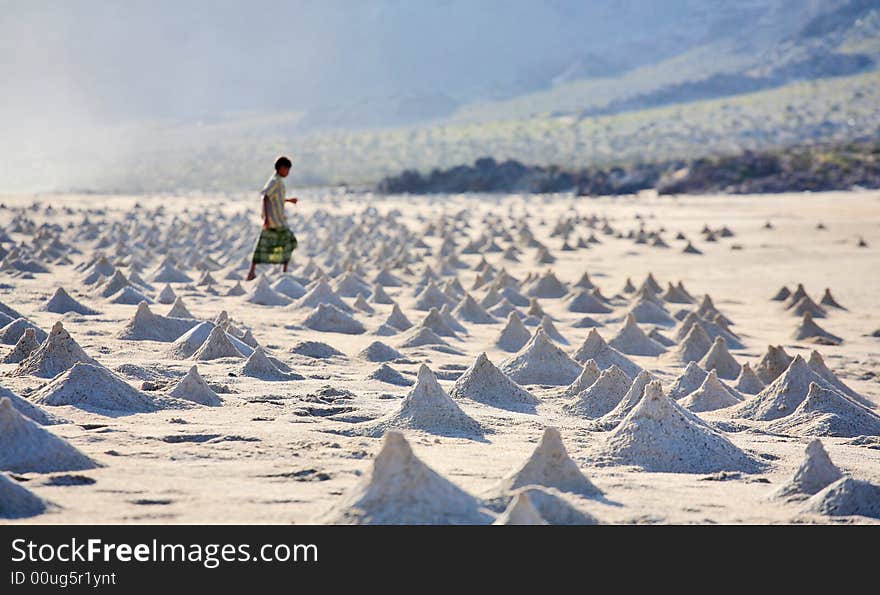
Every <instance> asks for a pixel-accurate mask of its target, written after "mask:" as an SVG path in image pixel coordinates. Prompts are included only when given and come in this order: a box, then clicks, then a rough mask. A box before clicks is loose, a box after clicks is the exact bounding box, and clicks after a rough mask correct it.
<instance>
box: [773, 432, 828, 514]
mask: <svg viewBox="0 0 880 595" xmlns="http://www.w3.org/2000/svg"><path fill="white" fill-rule="evenodd" d="M841 477H843V473H841V472H840V469H838V468H837V467H836V466H835V465H834V463H832V462H831V457H829V456H828V453H827V452H825V449H824V448H823V447H822V441H821V440H819V439H818V438H817V439H815V440H813V441H812V442H810V443H809V444H808V445H807V450H806V457H804V460H803V462H802V463H801V464H800V466H799V467H798V468H797V469H796V470H795V472H794V475H793V476H792V478H791V479H790V480H788V481H787V482H786V483H784V484H782V485H781V486H780V487H779V488H778V489H776V490H775V491H774V492H773V494H772V497H774V498H781V499H785V500H804V499H806V498H809V497H810V496H812V495H813V494H815V493H817V492H819V491H821V490H822V489H824V488H825V487H827V486H829V485H831V484H832V483H834V482H835V481H837V480H838V479H840V478H841Z"/></svg>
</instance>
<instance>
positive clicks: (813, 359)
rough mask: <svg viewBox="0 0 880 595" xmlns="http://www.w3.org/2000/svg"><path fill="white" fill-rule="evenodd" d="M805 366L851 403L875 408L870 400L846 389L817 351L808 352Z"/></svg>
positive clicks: (848, 388)
mask: <svg viewBox="0 0 880 595" xmlns="http://www.w3.org/2000/svg"><path fill="white" fill-rule="evenodd" d="M807 365H809V366H810V369H811V370H812V371H813V372H815V373H816V374H818V375H819V376H820V377H821V378H822V380H824V381H825V382H827V383H828V384H829V385H830V386H831V387H832V388H834V389H836V390H837V391H838V392H841V393H843V394H844V395H846V396H848V397H849V398H850V399H852V400H853V401H857V402H858V403H861V404H862V405H864V406H866V407H872V408H873V407H875V405H874V403H873V402H871V400H870V399H866V398H865V397H863V396H862V395H860V394H859V393H857V392H856V391H854V390H853V389H851V388H850V387H848V386H847V385H846V384H844V382H843V381H842V380H841V379H840V378H838V377H837V375H836V374H835V373H834V372H832V371H831V369H830V368H828V366H827V365H826V364H825V360H824V359H823V358H822V354H820V353H819V352H818V351H815V350H813V351H812V352H810V361H808V362H807Z"/></svg>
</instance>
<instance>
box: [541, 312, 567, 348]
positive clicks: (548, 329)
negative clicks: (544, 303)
mask: <svg viewBox="0 0 880 595" xmlns="http://www.w3.org/2000/svg"><path fill="white" fill-rule="evenodd" d="M541 329H542V330H543V331H544V332H545V333H547V336H548V337H550V339H552V340H553V341H556V342H557V343H562V344H563V345H568V339H566V338H565V337H563V336H562V333H560V332H559V331H558V330H557V329H556V325H555V324H553V320H552V319H551V318H550V317H549V316H548V315H546V314H544V316H542V317H541Z"/></svg>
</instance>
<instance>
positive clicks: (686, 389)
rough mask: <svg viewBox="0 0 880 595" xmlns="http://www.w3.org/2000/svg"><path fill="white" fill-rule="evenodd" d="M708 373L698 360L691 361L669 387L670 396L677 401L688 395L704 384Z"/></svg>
mask: <svg viewBox="0 0 880 595" xmlns="http://www.w3.org/2000/svg"><path fill="white" fill-rule="evenodd" d="M706 376H708V373H707V372H706V371H705V370H704V369H703V368H701V367H700V365H699V364H697V363H696V362H690V363H689V364H688V365H687V366H686V367H685V369H684V372H682V373H681V374H680V375H679V376H678V377H676V378H675V380H673V381H672V384H671V385H670V387H669V392H668V395H669V398H670V399H673V400H675V401H678V400H681V399H683V398H684V397H686V396H688V395H689V394H691V393H692V392H694V391H695V390H697V389H698V388H700V386H701V385H702V384H703V381H704V380H706Z"/></svg>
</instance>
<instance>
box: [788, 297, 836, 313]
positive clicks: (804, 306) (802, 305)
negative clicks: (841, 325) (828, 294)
mask: <svg viewBox="0 0 880 595" xmlns="http://www.w3.org/2000/svg"><path fill="white" fill-rule="evenodd" d="M791 313H792V315H794V316H803V315H804V314H807V313H809V314H812V315H813V318H825V316H827V313H826V312H825V309H824V308H823V307H822V306H820V305H819V304H817V303H816V302H814V301H813V300H812V298H811V297H810V296H808V295H805V296H804V297H802V298H801V299H799V300H798V301H797V303H796V304H795V305H794V306H792V307H791Z"/></svg>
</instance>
